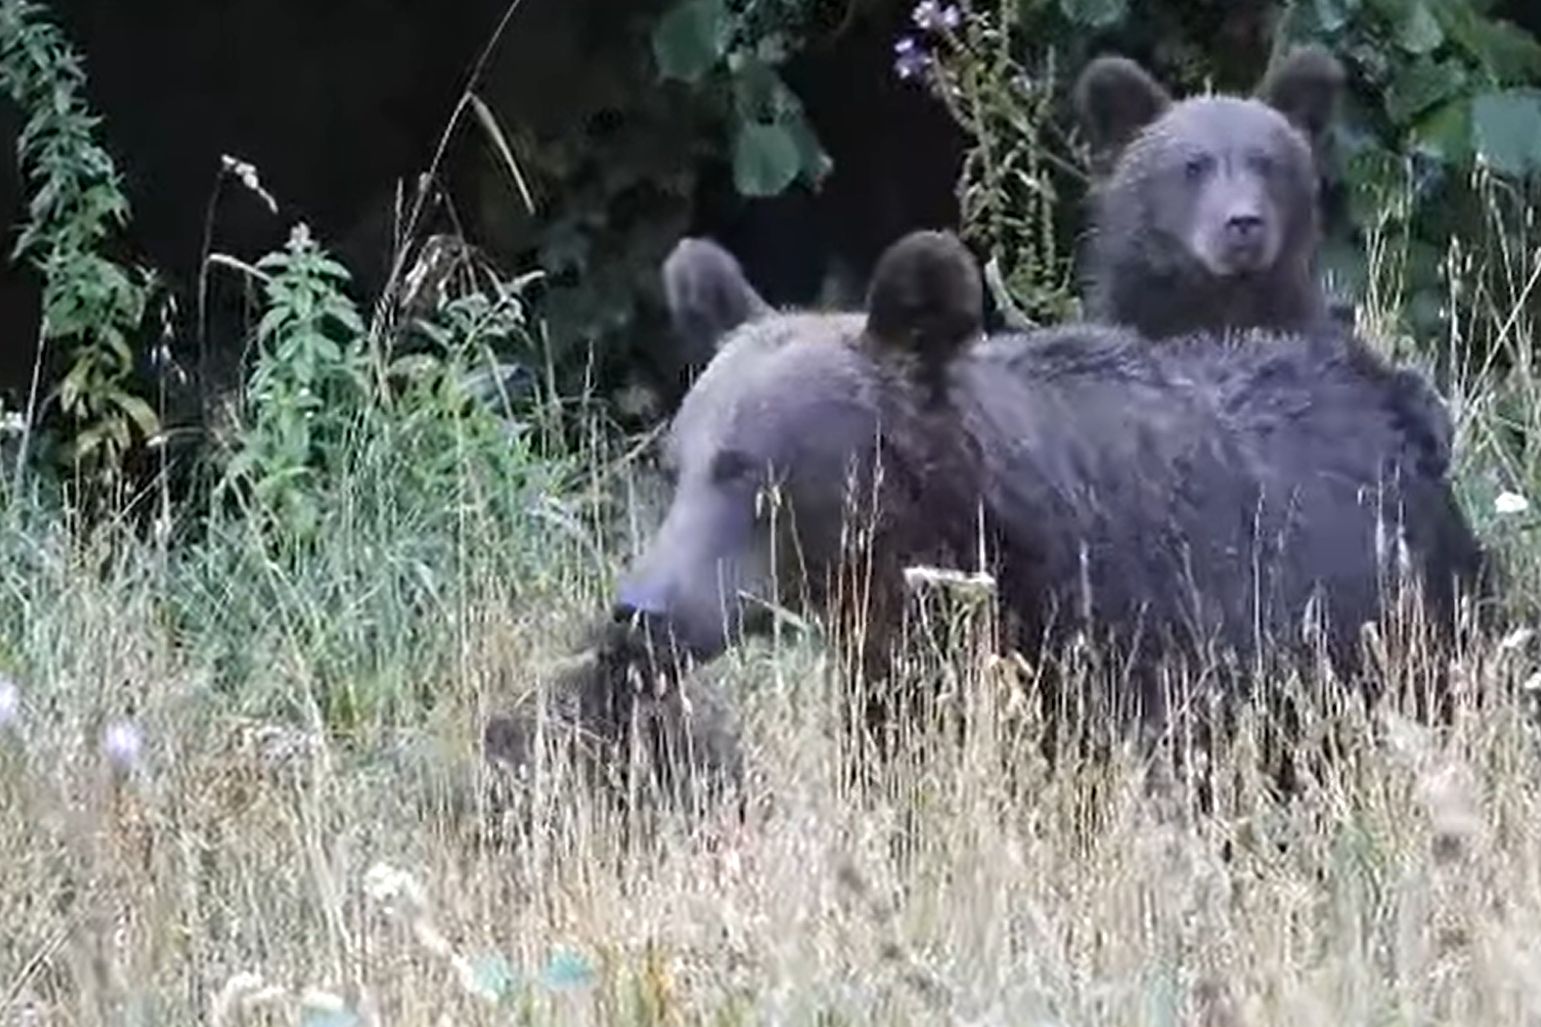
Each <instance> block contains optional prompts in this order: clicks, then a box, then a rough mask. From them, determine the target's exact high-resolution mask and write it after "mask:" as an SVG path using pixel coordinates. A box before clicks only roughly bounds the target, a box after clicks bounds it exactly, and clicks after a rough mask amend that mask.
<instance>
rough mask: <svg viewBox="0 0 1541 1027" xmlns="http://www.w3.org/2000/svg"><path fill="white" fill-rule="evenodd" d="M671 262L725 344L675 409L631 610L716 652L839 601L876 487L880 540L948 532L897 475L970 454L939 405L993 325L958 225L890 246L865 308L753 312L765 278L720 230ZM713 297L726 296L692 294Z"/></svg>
mask: <svg viewBox="0 0 1541 1027" xmlns="http://www.w3.org/2000/svg"><path fill="white" fill-rule="evenodd" d="M670 272H671V273H672V274H673V275H674V276H675V277H676V278H678V279H679V280H688V281H690V282H692V283H693V288H692V289H691V290H688V291H687V290H670V292H669V296H670V299H671V302H674V303H676V304H678V305H679V309H676V311H675V313H674V316H675V318H676V321H677V323H681V324H697V325H710V326H712V331H714V332H717V333H721V339H720V347H718V348H717V353H716V356H715V357H714V358H713V359H712V361H711V363H710V364H709V365H708V366H707V368H706V370H705V371H704V372H703V373H702V374H701V376H700V377H699V378H698V379H697V380H696V381H695V383H694V385H693V386H692V387H691V389H690V391H689V392H688V393H687V394H686V396H685V399H684V401H683V402H682V404H681V405H680V409H679V410H678V412H677V413H676V414H675V416H674V418H673V420H672V422H671V423H670V426H669V430H668V433H667V435H666V437H665V440H664V448H663V457H662V463H663V465H664V468H665V470H666V472H667V473H668V474H669V476H670V477H671V478H672V488H673V495H672V498H671V501H670V504H669V507H668V511H667V513H666V515H665V517H664V520H663V523H662V525H661V526H660V527H659V529H658V531H657V532H656V534H655V535H654V537H653V538H652V539H651V541H650V542H649V544H648V545H647V547H646V550H645V551H644V552H643V553H642V554H641V557H640V558H639V560H638V561H637V562H636V564H635V565H634V566H633V567H632V568H631V569H630V570H629V573H627V574H626V575H625V577H624V579H623V581H622V583H621V585H620V588H619V591H618V595H617V602H616V610H615V613H616V617H617V619H623V620H631V621H640V622H641V623H642V624H643V625H644V626H646V627H647V628H648V634H649V636H650V637H651V638H652V639H653V640H654V641H655V642H660V643H662V642H665V640H666V644H667V645H668V646H669V647H670V648H672V649H674V650H676V651H677V650H683V651H684V652H685V653H688V654H689V655H691V656H693V657H695V658H697V659H705V658H709V657H710V656H713V655H715V654H716V653H718V652H719V651H721V650H722V649H723V648H724V647H725V646H726V645H727V644H728V643H729V642H730V641H731V640H732V638H733V637H735V636H736V635H737V634H739V633H741V632H743V631H748V630H754V629H755V627H756V626H757V625H758V624H761V623H763V622H764V621H765V620H766V619H768V615H769V614H770V613H771V612H772V611H773V610H774V609H775V608H777V607H781V606H795V605H797V604H799V603H801V602H804V601H809V602H815V603H817V602H823V601H827V600H828V598H829V596H830V595H831V591H832V587H833V586H832V584H831V582H832V579H833V574H832V572H834V571H835V570H837V569H838V568H839V566H840V565H841V561H842V560H843V559H844V558H845V555H846V554H847V552H848V550H849V548H850V546H851V544H852V540H853V527H854V522H853V519H852V515H853V514H859V513H860V512H861V509H862V508H864V507H867V506H868V504H871V506H870V509H871V510H872V511H873V514H872V515H873V517H874V518H875V520H874V521H873V522H872V523H871V524H870V525H869V526H868V527H869V530H870V531H871V532H873V533H875V534H876V535H880V536H881V537H882V541H881V542H874V543H873V544H872V545H871V546H870V550H878V551H881V552H882V553H883V555H884V556H885V557H887V558H903V557H906V556H909V555H912V554H914V553H916V552H917V551H918V550H919V549H920V548H923V547H924V546H925V545H926V544H929V543H930V542H932V541H935V540H936V539H937V538H938V537H939V535H940V534H942V529H941V528H937V527H935V526H934V525H932V524H926V523H919V524H918V523H917V522H925V521H926V515H925V514H924V513H923V512H922V511H921V510H920V508H919V507H918V506H916V505H914V504H907V503H906V501H905V497H904V496H903V495H898V494H897V493H900V492H903V491H904V490H905V489H906V488H907V487H910V491H911V492H912V493H913V492H918V491H920V490H918V489H915V488H913V485H914V483H915V482H916V480H917V476H920V475H925V474H927V473H928V471H927V470H926V468H927V467H929V466H930V464H931V463H932V462H938V463H944V464H945V465H946V466H947V467H948V468H949V469H950V470H951V472H952V473H961V472H960V471H959V470H958V469H959V468H962V467H966V466H967V462H966V461H963V460H959V459H950V458H944V457H942V456H941V455H940V454H936V453H932V452H930V450H929V447H930V446H932V444H933V443H937V440H940V439H945V438H948V437H950V436H951V434H953V433H948V432H946V431H945V430H943V429H941V428H936V429H928V428H927V427H925V426H924V424H923V422H925V421H926V420H927V418H945V416H946V414H945V408H946V404H945V401H944V397H945V391H946V390H945V380H946V376H947V372H948V368H949V364H950V361H951V360H952V359H953V357H954V356H955V355H956V354H957V353H958V352H959V351H960V350H962V349H963V348H964V347H965V346H966V345H967V344H968V343H969V342H970V341H972V340H973V339H974V338H975V337H977V336H978V335H979V334H980V333H981V331H982V324H983V300H982V296H983V290H982V283H981V282H980V279H979V274H978V266H977V264H976V263H975V261H974V259H973V257H972V255H970V254H969V252H968V251H967V250H966V249H965V248H964V247H963V245H962V243H960V242H959V241H958V240H957V239H956V238H955V237H954V236H952V235H950V234H946V233H940V232H917V233H913V234H911V235H909V236H906V237H905V238H904V239H902V240H901V241H900V242H898V243H896V244H894V246H892V247H891V248H890V249H889V250H888V251H887V252H886V253H885V254H884V255H883V257H882V258H881V259H880V261H879V262H878V265H877V267H876V269H875V271H874V274H873V279H872V283H871V286H870V290H869V294H868V303H867V310H866V312H865V313H776V312H762V313H760V314H759V315H758V316H744V315H745V313H746V312H749V311H754V310H756V304H755V302H754V299H753V289H752V288H751V287H750V285H749V284H748V283H747V282H746V281H745V280H744V278H743V276H742V274H741V272H740V271H739V270H738V268H737V266H736V265H732V264H729V263H727V262H724V261H721V260H719V259H717V258H716V254H715V253H714V252H713V250H712V249H711V248H707V247H691V248H688V249H681V250H677V251H676V252H675V254H674V256H673V257H672V258H671V263H670ZM698 302H699V303H705V304H707V305H708V306H709V308H710V309H708V310H692V309H686V308H688V307H689V306H690V305H691V304H693V303H698ZM712 344H713V345H714V346H717V342H716V341H715V340H714V341H713V343H712ZM938 444H939V443H938ZM880 453H881V456H880ZM880 462H881V464H882V467H883V470H882V471H881V473H877V468H878V466H879V463H880ZM907 482H908V483H910V485H909V486H907V485H906V483H907ZM960 487H967V486H960ZM962 520H968V518H962ZM901 537H902V538H904V539H905V541H896V540H898V539H900V538H901Z"/></svg>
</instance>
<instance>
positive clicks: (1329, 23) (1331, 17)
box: [1312, 0, 1357, 33]
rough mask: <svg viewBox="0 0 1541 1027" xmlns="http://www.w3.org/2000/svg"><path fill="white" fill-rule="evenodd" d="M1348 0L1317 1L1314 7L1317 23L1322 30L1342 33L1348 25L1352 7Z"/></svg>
mask: <svg viewBox="0 0 1541 1027" xmlns="http://www.w3.org/2000/svg"><path fill="white" fill-rule="evenodd" d="M1354 6H1357V5H1354V4H1350V3H1349V2H1348V0H1315V2H1314V3H1313V4H1312V7H1313V8H1314V9H1315V11H1316V22H1317V24H1318V25H1320V26H1321V27H1322V30H1323V31H1325V32H1328V33H1332V32H1338V31H1340V30H1341V29H1342V28H1343V26H1344V25H1346V24H1348V16H1349V14H1350V12H1351V9H1352V7H1354Z"/></svg>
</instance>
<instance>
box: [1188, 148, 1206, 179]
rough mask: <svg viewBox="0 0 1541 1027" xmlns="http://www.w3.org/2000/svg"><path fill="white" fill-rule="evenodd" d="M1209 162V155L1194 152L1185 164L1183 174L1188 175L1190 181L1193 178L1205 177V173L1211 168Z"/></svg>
mask: <svg viewBox="0 0 1541 1027" xmlns="http://www.w3.org/2000/svg"><path fill="white" fill-rule="evenodd" d="M1209 164H1210V161H1209V157H1208V156H1206V155H1204V154H1194V155H1193V156H1192V157H1189V158H1188V160H1187V162H1186V163H1185V164H1184V165H1183V174H1185V175H1187V176H1188V179H1189V180H1190V181H1191V180H1193V179H1198V178H1203V177H1204V173H1205V172H1206V171H1208V170H1209Z"/></svg>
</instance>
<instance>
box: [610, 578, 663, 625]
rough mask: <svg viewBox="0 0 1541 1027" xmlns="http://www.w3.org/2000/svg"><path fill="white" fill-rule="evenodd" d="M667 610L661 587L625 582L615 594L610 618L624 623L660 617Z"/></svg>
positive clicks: (638, 582)
mask: <svg viewBox="0 0 1541 1027" xmlns="http://www.w3.org/2000/svg"><path fill="white" fill-rule="evenodd" d="M668 609H669V604H668V601H667V596H666V595H665V592H664V589H663V588H662V587H661V586H658V585H656V584H652V583H650V582H647V581H626V582H623V583H622V584H621V587H620V590H619V591H618V592H617V594H616V597H615V607H614V609H613V610H612V612H611V616H612V617H614V619H615V620H616V621H617V622H624V621H629V620H633V619H636V618H638V617H643V618H656V617H662V616H663V615H664V614H665V613H667V612H668Z"/></svg>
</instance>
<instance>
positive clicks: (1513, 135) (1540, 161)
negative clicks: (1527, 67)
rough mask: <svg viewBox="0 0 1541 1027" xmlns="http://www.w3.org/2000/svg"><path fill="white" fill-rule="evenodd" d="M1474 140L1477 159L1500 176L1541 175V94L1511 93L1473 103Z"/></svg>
mask: <svg viewBox="0 0 1541 1027" xmlns="http://www.w3.org/2000/svg"><path fill="white" fill-rule="evenodd" d="M1471 121H1472V138H1473V142H1474V143H1475V145H1476V149H1477V153H1478V155H1479V156H1480V157H1481V158H1482V159H1483V160H1484V161H1486V162H1487V163H1488V164H1489V165H1490V166H1491V167H1492V168H1493V169H1494V170H1495V171H1498V172H1499V173H1500V174H1505V175H1512V176H1516V177H1519V176H1523V175H1527V174H1531V173H1534V172H1536V171H1541V91H1538V90H1534V89H1508V90H1504V91H1503V92H1498V93H1484V94H1483V95H1481V96H1479V97H1477V98H1476V99H1475V100H1473V101H1472V105H1471Z"/></svg>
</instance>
